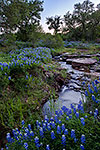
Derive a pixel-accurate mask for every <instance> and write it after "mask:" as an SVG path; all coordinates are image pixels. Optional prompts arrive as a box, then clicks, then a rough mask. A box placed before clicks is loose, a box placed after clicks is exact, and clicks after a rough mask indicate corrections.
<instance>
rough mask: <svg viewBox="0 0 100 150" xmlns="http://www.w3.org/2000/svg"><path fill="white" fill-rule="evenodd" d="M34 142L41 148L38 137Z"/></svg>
mask: <svg viewBox="0 0 100 150" xmlns="http://www.w3.org/2000/svg"><path fill="white" fill-rule="evenodd" d="M34 142H35V145H36V147H40V144H39V138H38V137H37V136H36V137H35V138H34Z"/></svg>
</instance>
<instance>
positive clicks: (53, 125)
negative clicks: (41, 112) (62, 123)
mask: <svg viewBox="0 0 100 150" xmlns="http://www.w3.org/2000/svg"><path fill="white" fill-rule="evenodd" d="M51 125H52V128H54V129H55V127H56V126H55V123H54V121H53V122H52V123H51Z"/></svg>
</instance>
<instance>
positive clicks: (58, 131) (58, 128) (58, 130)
mask: <svg viewBox="0 0 100 150" xmlns="http://www.w3.org/2000/svg"><path fill="white" fill-rule="evenodd" d="M57 133H58V134H61V129H60V126H59V125H58V126H57Z"/></svg>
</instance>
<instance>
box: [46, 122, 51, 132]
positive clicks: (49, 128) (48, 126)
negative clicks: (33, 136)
mask: <svg viewBox="0 0 100 150" xmlns="http://www.w3.org/2000/svg"><path fill="white" fill-rule="evenodd" d="M47 129H48V130H49V131H50V130H51V127H50V123H48V124H47Z"/></svg>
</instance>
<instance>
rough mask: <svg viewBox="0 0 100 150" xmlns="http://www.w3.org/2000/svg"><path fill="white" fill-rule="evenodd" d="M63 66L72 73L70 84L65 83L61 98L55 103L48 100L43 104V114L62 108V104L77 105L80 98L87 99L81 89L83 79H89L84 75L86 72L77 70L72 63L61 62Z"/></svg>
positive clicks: (60, 93) (60, 94)
mask: <svg viewBox="0 0 100 150" xmlns="http://www.w3.org/2000/svg"><path fill="white" fill-rule="evenodd" d="M59 63H60V65H61V68H65V69H66V71H67V73H69V74H70V75H71V80H70V81H69V83H68V85H63V86H62V88H61V91H60V92H59V98H58V100H57V101H56V102H55V103H54V102H53V100H51V101H48V102H46V103H45V104H44V106H43V114H47V115H48V114H49V115H50V114H51V113H53V112H54V110H56V109H60V108H61V107H62V106H66V107H68V108H69V107H70V105H71V104H74V105H76V107H77V104H78V102H79V101H80V100H83V101H85V96H84V95H83V94H82V91H81V82H80V79H82V80H89V79H88V78H87V77H85V76H84V72H81V71H78V70H75V69H73V68H72V66H71V65H70V64H66V62H59Z"/></svg>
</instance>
